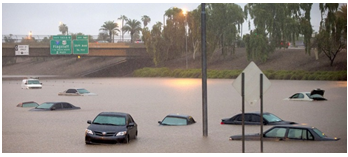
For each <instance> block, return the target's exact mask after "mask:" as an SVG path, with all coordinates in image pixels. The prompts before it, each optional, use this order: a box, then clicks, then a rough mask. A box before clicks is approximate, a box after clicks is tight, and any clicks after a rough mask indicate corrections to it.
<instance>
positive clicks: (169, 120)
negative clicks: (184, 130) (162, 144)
mask: <svg viewBox="0 0 348 157" xmlns="http://www.w3.org/2000/svg"><path fill="white" fill-rule="evenodd" d="M162 124H164V125H187V120H186V118H179V117H166V118H164V119H163V121H162Z"/></svg>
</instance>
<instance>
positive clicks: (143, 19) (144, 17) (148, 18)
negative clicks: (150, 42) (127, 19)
mask: <svg viewBox="0 0 348 157" xmlns="http://www.w3.org/2000/svg"><path fill="white" fill-rule="evenodd" d="M141 21H143V24H144V28H145V27H146V26H147V24H148V23H150V21H151V18H150V17H149V16H147V15H144V16H142V17H141Z"/></svg>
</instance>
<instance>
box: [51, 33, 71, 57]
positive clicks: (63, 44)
mask: <svg viewBox="0 0 348 157" xmlns="http://www.w3.org/2000/svg"><path fill="white" fill-rule="evenodd" d="M50 53H51V55H60V54H63V55H64V54H71V35H59V36H53V38H52V40H51V43H50Z"/></svg>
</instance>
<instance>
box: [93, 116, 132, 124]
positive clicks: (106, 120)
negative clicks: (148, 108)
mask: <svg viewBox="0 0 348 157" xmlns="http://www.w3.org/2000/svg"><path fill="white" fill-rule="evenodd" d="M93 124H105V125H126V117H122V116H105V115H99V116H97V117H96V118H95V119H94V121H93Z"/></svg>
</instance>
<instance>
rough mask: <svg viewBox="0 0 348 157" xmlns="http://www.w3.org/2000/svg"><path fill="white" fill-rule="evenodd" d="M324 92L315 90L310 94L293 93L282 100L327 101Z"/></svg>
mask: <svg viewBox="0 0 348 157" xmlns="http://www.w3.org/2000/svg"><path fill="white" fill-rule="evenodd" d="M324 92H325V91H324V90H321V89H315V90H312V92H299V93H295V94H294V95H292V96H291V97H288V98H285V99H284V100H294V101H314V100H316V101H317V100H327V99H325V98H324Z"/></svg>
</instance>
